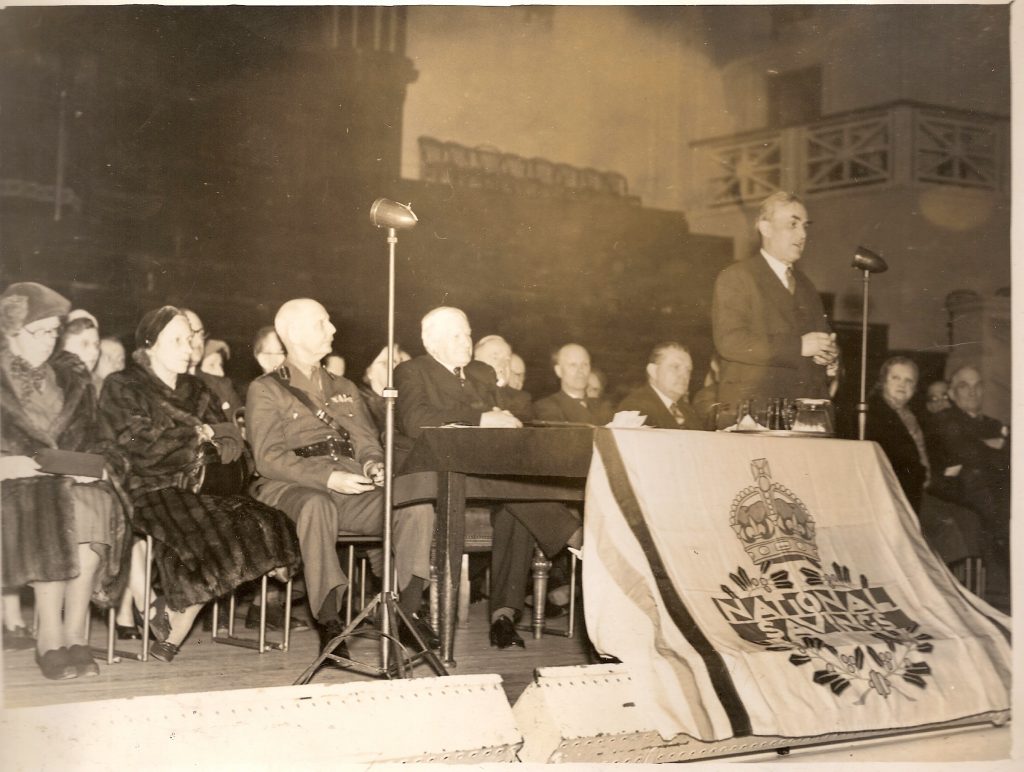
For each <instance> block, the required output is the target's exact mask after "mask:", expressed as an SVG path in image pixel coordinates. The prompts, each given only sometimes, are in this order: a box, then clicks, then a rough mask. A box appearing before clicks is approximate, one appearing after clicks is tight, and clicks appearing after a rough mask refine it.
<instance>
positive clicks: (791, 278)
mask: <svg viewBox="0 0 1024 772" xmlns="http://www.w3.org/2000/svg"><path fill="white" fill-rule="evenodd" d="M786 289H788V290H789V294H790V295H794V294H796V274H794V273H793V266H791V265H787V266H786Z"/></svg>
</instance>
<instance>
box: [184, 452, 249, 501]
mask: <svg viewBox="0 0 1024 772" xmlns="http://www.w3.org/2000/svg"><path fill="white" fill-rule="evenodd" d="M198 462H199V470H198V472H199V476H198V479H197V482H196V493H199V494H202V495H204V496H237V495H240V494H243V493H245V492H246V491H247V489H248V487H249V478H250V477H251V476H252V468H251V466H250V464H249V459H248V454H247V453H243V454H242V455H240V456H239V457H238V458H236V459H235V460H234V461H232V462H230V463H228V464H225V463H223V462H221V460H220V451H219V450H217V446H216V445H214V444H213V443H212V442H204V443H202V444H201V445H200V446H199V459H198Z"/></svg>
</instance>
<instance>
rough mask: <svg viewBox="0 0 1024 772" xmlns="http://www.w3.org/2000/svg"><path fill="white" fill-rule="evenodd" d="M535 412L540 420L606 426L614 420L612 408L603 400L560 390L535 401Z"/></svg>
mask: <svg viewBox="0 0 1024 772" xmlns="http://www.w3.org/2000/svg"><path fill="white" fill-rule="evenodd" d="M533 413H534V415H535V416H536V417H537V419H538V420H540V421H564V422H568V423H577V424H593V425H594V426H604V425H605V424H606V423H608V422H609V421H611V420H612V415H613V413H612V409H611V407H609V406H608V403H607V402H605V401H603V400H588V399H585V398H584V399H576V398H574V397H570V396H569V395H568V394H566V393H565V392H564V391H558V392H556V393H554V394H551V395H549V396H547V397H544V399H538V400H537V401H536V402H534V403H533Z"/></svg>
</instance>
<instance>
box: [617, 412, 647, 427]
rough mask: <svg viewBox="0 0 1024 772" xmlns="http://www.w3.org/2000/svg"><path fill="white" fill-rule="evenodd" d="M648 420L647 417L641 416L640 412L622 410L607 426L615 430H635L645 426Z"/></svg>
mask: <svg viewBox="0 0 1024 772" xmlns="http://www.w3.org/2000/svg"><path fill="white" fill-rule="evenodd" d="M646 420H647V416H645V415H643V414H641V413H640V411H639V410H620V411H619V412H618V413H616V414H615V415H614V416H612V420H611V422H610V423H608V424H607V425H608V426H610V427H612V428H614V429H635V428H637V427H638V426H643V425H644V421H646Z"/></svg>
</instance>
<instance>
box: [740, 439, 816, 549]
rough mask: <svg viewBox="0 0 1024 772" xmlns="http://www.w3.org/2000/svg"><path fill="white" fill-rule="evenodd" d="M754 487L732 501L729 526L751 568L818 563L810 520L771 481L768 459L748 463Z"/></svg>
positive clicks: (785, 491)
mask: <svg viewBox="0 0 1024 772" xmlns="http://www.w3.org/2000/svg"><path fill="white" fill-rule="evenodd" d="M750 471H751V473H752V474H753V476H754V482H755V483H756V484H755V485H752V486H750V487H749V488H744V489H743V490H742V491H740V492H739V493H738V494H737V495H736V498H735V499H733V502H732V508H731V510H730V517H729V525H731V526H732V529H733V531H735V532H736V537H737V538H738V539H739V540H740V542H741V543H742V544H743V548H744V549H745V550H746V551H747V555H749V556H750V559H751V560H752V561H753V562H754V564H755V565H757V566H761V565H762V564H768V565H770V564H771V563H783V562H785V561H788V560H813V561H817V560H818V546H817V544H815V541H814V534H815V527H814V518H813V517H811V513H810V512H809V511H808V510H807V507H805V506H804V503H803V502H802V501H800V499H799V498H798V497H797V495H796V494H795V493H793V492H792V491H791V490H789V489H788V488H786V487H784V486H782V485H779V484H778V483H777V482H775V481H774V480H773V479H772V473H771V469H770V468H769V466H768V459H766V458H758V459H754V460H753V461H751V462H750Z"/></svg>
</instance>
